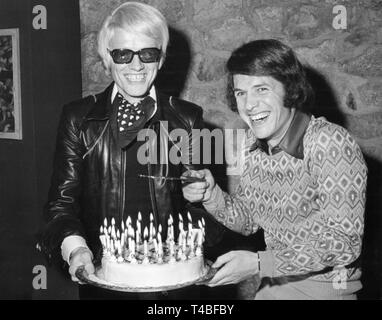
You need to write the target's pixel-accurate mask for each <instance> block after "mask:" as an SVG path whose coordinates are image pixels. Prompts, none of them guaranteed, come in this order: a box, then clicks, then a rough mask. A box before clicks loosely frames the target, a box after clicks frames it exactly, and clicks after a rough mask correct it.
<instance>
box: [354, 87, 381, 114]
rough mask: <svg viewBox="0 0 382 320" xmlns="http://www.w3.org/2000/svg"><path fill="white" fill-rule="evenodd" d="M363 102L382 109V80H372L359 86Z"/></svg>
mask: <svg viewBox="0 0 382 320" xmlns="http://www.w3.org/2000/svg"><path fill="white" fill-rule="evenodd" d="M359 93H360V96H361V99H362V102H363V103H365V104H366V105H367V106H370V107H376V108H381V109H382V81H381V80H370V81H369V82H367V83H366V84H365V85H363V86H361V87H359Z"/></svg>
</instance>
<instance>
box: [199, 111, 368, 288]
mask: <svg viewBox="0 0 382 320" xmlns="http://www.w3.org/2000/svg"><path fill="white" fill-rule="evenodd" d="M302 139H303V159H299V158H296V157H294V156H292V155H290V154H288V153H287V152H285V151H284V150H281V151H280V152H277V153H275V154H273V155H268V154H267V153H266V152H264V151H262V150H261V149H259V148H257V149H255V150H254V151H250V149H251V146H252V145H253V143H254V142H255V141H256V139H255V138H254V136H253V135H252V133H251V131H250V130H248V132H247V134H246V140H245V159H244V168H243V172H242V175H241V179H240V182H239V184H238V186H237V189H236V191H235V192H234V193H233V194H231V195H229V194H226V193H224V192H223V191H222V190H221V189H220V188H219V187H218V186H216V188H215V189H214V190H213V192H212V197H211V199H210V200H209V201H208V202H206V203H204V206H205V207H206V209H207V210H208V211H209V212H210V213H211V214H212V215H213V216H214V217H215V218H216V219H217V220H219V221H220V222H221V223H223V224H224V225H225V226H227V227H228V228H230V229H232V230H234V231H237V232H240V233H242V234H244V235H249V234H251V233H254V232H256V231H257V230H258V228H259V227H261V228H263V229H264V235H265V242H266V245H267V249H266V251H264V252H259V255H260V269H261V273H260V276H261V277H271V278H274V277H285V276H303V278H306V277H309V278H310V279H311V280H319V281H331V280H332V279H333V277H335V276H336V272H335V270H338V269H337V268H336V267H340V266H347V267H346V268H347V277H348V279H354V280H356V279H359V276H360V272H359V270H358V269H357V268H356V267H353V266H349V264H351V263H352V262H354V261H355V260H356V259H357V258H358V257H359V255H360V252H361V245H362V236H363V228H364V208H365V191H366V179H367V167H366V165H365V162H364V159H363V156H362V152H361V150H360V148H359V146H358V145H357V143H356V142H355V140H354V139H353V138H352V137H351V136H350V135H349V133H348V132H347V131H346V130H345V129H344V128H342V127H340V126H337V125H335V124H332V123H330V122H328V121H326V120H325V119H324V118H314V117H313V116H312V117H311V118H310V121H309V124H308V126H307V128H306V131H305V134H304V135H303V138H302Z"/></svg>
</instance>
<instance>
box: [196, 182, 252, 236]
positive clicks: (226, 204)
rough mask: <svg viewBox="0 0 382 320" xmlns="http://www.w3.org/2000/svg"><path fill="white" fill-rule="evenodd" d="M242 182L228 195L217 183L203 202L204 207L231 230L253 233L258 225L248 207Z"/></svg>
mask: <svg viewBox="0 0 382 320" xmlns="http://www.w3.org/2000/svg"><path fill="white" fill-rule="evenodd" d="M244 189H245V187H244V184H243V183H241V182H240V183H239V184H238V187H237V188H236V191H235V193H234V194H232V195H229V194H228V193H226V192H224V191H222V190H221V189H220V187H219V186H218V185H216V186H215V188H214V189H213V191H212V194H211V198H210V200H209V201H206V202H204V203H203V205H204V207H205V209H206V210H207V211H208V212H209V213H210V214H212V215H213V216H214V217H215V219H216V220H218V221H219V222H220V223H222V224H223V225H225V226H226V227H227V228H229V229H231V230H232V231H235V232H238V233H241V234H243V235H250V234H252V233H255V232H256V231H257V230H258V228H259V225H258V223H257V222H256V221H255V218H254V215H253V214H252V213H253V211H254V208H250V205H249V203H250V201H249V199H247V196H246V195H245V191H244Z"/></svg>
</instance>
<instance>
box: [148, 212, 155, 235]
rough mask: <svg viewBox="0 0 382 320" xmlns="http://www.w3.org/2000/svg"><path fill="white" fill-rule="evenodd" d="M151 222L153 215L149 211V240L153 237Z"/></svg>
mask: <svg viewBox="0 0 382 320" xmlns="http://www.w3.org/2000/svg"><path fill="white" fill-rule="evenodd" d="M153 222H154V216H153V214H152V213H150V230H149V231H150V232H149V234H150V235H149V241H151V240H152V237H153Z"/></svg>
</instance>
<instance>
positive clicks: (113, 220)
mask: <svg viewBox="0 0 382 320" xmlns="http://www.w3.org/2000/svg"><path fill="white" fill-rule="evenodd" d="M111 224H112V225H113V226H114V225H115V219H114V218H112V219H111Z"/></svg>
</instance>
